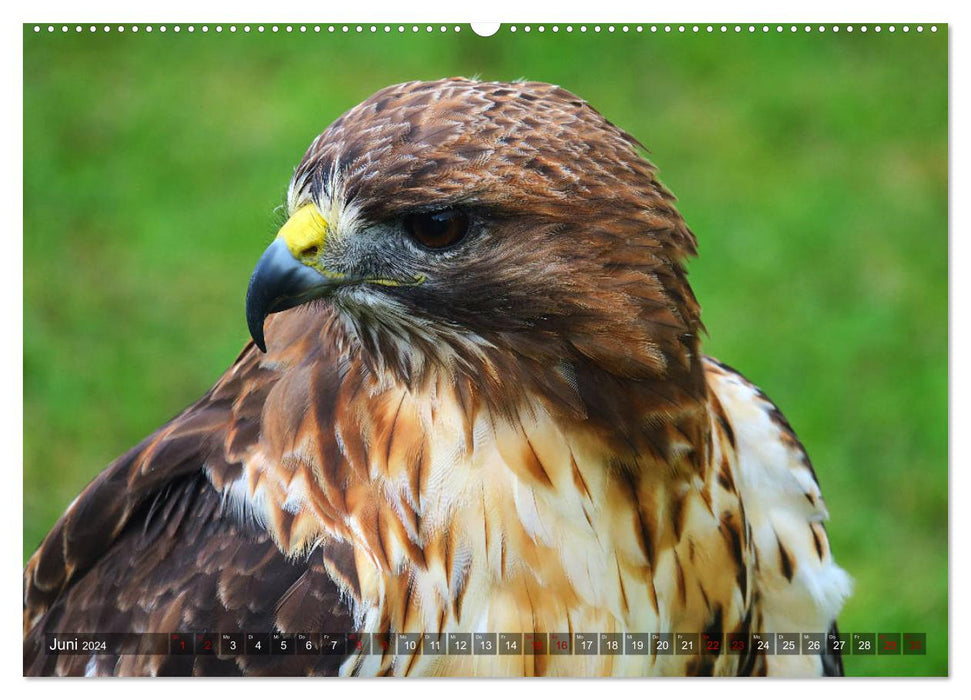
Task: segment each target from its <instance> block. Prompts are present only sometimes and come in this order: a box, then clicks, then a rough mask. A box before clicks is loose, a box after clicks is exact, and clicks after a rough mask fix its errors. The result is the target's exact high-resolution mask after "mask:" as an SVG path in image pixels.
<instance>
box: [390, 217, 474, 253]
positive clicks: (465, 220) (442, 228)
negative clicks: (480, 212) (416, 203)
mask: <svg viewBox="0 0 971 700" xmlns="http://www.w3.org/2000/svg"><path fill="white" fill-rule="evenodd" d="M405 230H406V231H408V235H409V236H411V237H412V238H414V239H415V240H416V241H417V242H418V243H420V244H421V245H423V246H425V247H426V248H432V249H439V248H448V247H449V246H452V245H455V244H456V243H458V242H459V241H461V240H462V239H463V238H465V234H466V233H468V231H469V217H468V216H467V215H466V214H464V213H462V212H460V211H456V210H454V209H449V210H446V211H437V212H432V213H429V214H412V215H411V216H406V217H405Z"/></svg>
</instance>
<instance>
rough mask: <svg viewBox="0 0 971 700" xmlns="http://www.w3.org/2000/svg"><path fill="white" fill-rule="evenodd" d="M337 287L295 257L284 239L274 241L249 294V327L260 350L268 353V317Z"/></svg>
mask: <svg viewBox="0 0 971 700" xmlns="http://www.w3.org/2000/svg"><path fill="white" fill-rule="evenodd" d="M338 284H339V282H338V281H337V280H335V279H328V278H327V277H324V276H323V275H322V274H320V273H319V272H317V271H316V270H314V269H313V268H311V267H308V266H307V265H305V264H303V263H301V262H300V261H299V260H297V259H296V258H295V257H293V254H292V253H291V252H290V249H289V247H288V246H287V242H286V240H284V239H283V238H277V239H276V240H275V241H273V243H272V244H270V247H269V248H267V249H266V252H264V253H263V255H262V256H261V257H260V260H259V262H257V263H256V269H255V270H253V276H252V277H250V280H249V288H248V289H247V290H246V323H247V325H248V326H249V332H250V336H251V337H252V338H253V341H254V342H255V343H256V345H257V347H258V348H259V349H260V350H262V351H263V352H266V340H265V339H264V337H263V322H264V321H265V320H266V317H267V316H269V315H270V314H275V313H277V312H278V311H285V310H287V309H292V308H293V307H294V306H300V305H301V304H304V303H306V302H308V301H310V300H311V299H317V298H319V297H322V296H324V295H325V294H327V293H328V292H329V291H330V290H332V289H334V288H335V287H337V286H338Z"/></svg>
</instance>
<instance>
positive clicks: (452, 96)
mask: <svg viewBox="0 0 971 700" xmlns="http://www.w3.org/2000/svg"><path fill="white" fill-rule="evenodd" d="M287 204H288V208H289V210H290V212H291V213H293V212H296V211H298V210H299V209H301V208H302V207H305V206H307V205H311V204H312V205H313V206H314V207H315V208H316V209H317V210H319V212H320V215H321V217H322V219H323V220H324V221H325V222H326V225H327V229H328V233H327V238H326V246H325V247H324V248H323V249H322V250H320V251H319V260H318V262H319V264H320V265H322V266H324V267H326V268H327V269H328V270H331V271H333V272H334V273H335V275H338V276H340V277H341V278H342V279H348V280H350V279H355V280H363V279H377V278H381V279H420V280H421V283H420V284H412V285H384V284H370V283H367V282H357V283H353V284H351V283H348V284H343V285H340V286H339V287H336V288H335V289H334V291H333V292H332V293H328V294H327V295H326V297H324V298H320V299H316V300H314V301H311V302H309V303H306V304H303V305H301V306H298V307H297V308H294V309H290V310H288V311H283V312H281V313H277V314H275V315H273V316H271V317H270V318H269V320H268V321H267V324H266V328H265V335H266V342H267V353H266V354H265V355H264V354H263V353H261V352H260V351H259V350H258V349H257V348H256V347H255V346H254V345H252V344H250V345H249V346H248V347H247V348H246V349H245V350H244V351H243V353H242V354H241V355H240V357H239V358H238V359H237V361H236V363H235V364H234V365H233V366H232V367H231V368H230V369H229V370H228V371H227V373H226V375H224V377H223V378H222V379H220V381H219V382H218V383H217V384H216V385H215V386H214V387H213V388H212V389H211V390H210V392H209V393H208V394H207V395H206V396H205V397H203V399H201V400H200V401H199V402H198V403H197V404H195V405H194V406H192V407H190V408H189V409H187V410H186V411H185V412H184V413H182V414H181V415H180V416H178V417H176V418H175V419H174V420H173V421H171V422H170V423H169V424H167V425H166V426H164V427H163V428H161V429H160V430H159V431H158V432H157V433H156V434H155V435H153V436H151V437H149V438H148V439H147V440H146V441H145V442H143V443H142V444H141V445H139V446H138V447H136V448H135V449H134V450H132V451H131V452H130V453H128V454H127V455H125V456H123V457H121V458H119V460H117V461H116V462H115V463H113V464H112V465H111V466H109V467H108V469H106V470H105V471H104V472H103V473H102V474H101V475H100V476H99V477H98V478H97V479H96V480H95V481H94V482H93V483H92V484H91V485H90V486H89V487H88V488H87V489H86V490H85V491H84V492H83V493H82V494H81V496H80V497H79V498H78V499H77V500H76V501H75V503H73V504H72V505H71V506H70V507H69V508H68V510H67V512H66V513H65V515H64V516H63V517H62V518H61V520H60V521H58V523H57V524H56V525H55V527H54V529H53V530H52V531H51V533H50V534H49V535H48V537H47V538H46V539H45V541H44V543H43V544H42V545H41V547H40V549H39V550H38V551H37V553H36V554H35V555H34V556H33V557H32V558H31V560H30V562H29V563H28V566H27V570H26V572H25V587H24V595H25V598H24V634H25V646H24V663H25V672H26V673H31V674H41V673H53V672H57V673H68V674H77V673H89V674H102V673H106V674H110V673H116V674H127V675H143V674H163V673H199V674H209V673H279V674H305V673H318V674H334V673H342V674H348V675H350V674H363V675H376V674H389V673H390V674H414V675H423V674H450V675H534V674H536V675H541V674H550V675H603V674H616V675H647V674H685V673H696V674H734V673H745V674H762V673H780V674H789V675H801V674H808V673H820V672H823V671H826V670H832V669H833V666H832V664H829V665H828V666H827V665H826V664H825V663H823V660H822V659H820V658H818V657H806V658H802V657H800V658H796V657H765V656H760V655H758V654H748V655H730V654H720V655H717V656H702V657H697V658H694V657H689V656H677V655H675V656H662V655H648V656H619V657H612V656H599V655H598V656H591V657H581V656H575V657H557V656H542V655H523V656H519V657H513V656H495V657H482V656H467V657H466V656H441V657H436V656H428V655H404V656H396V655H393V654H386V655H371V656H360V655H354V654H351V655H348V656H347V657H346V658H340V657H319V658H318V657H311V658H310V659H309V660H308V659H299V658H297V659H290V660H287V661H284V660H281V659H274V658H266V659H257V658H253V657H242V656H237V657H229V658H224V659H220V658H209V659H206V658H204V657H197V658H196V659H195V660H193V659H192V658H191V657H187V658H175V657H170V658H161V657H121V658H120V659H117V658H110V657H106V658H100V659H98V660H97V661H96V662H94V661H92V662H90V663H89V660H88V659H85V658H83V657H74V658H72V659H70V660H66V659H67V657H64V658H62V659H61V660H60V661H55V660H53V659H51V658H48V657H45V656H43V655H42V654H39V653H38V652H37V645H38V643H39V642H40V641H41V640H42V635H43V633H44V632H45V631H51V630H55V629H60V630H67V629H68V628H70V629H71V630H73V631H86V630H94V629H100V630H101V631H109V630H105V629H104V628H105V626H107V627H110V628H111V630H110V631H115V630H138V631H166V632H169V631H185V632H192V631H221V632H227V631H236V630H242V629H247V628H249V629H253V627H254V626H262V627H263V628H264V629H263V630H261V631H271V630H273V629H276V630H282V631H294V632H301V631H302V632H308V631H310V632H312V631H326V632H344V631H351V630H358V631H367V632H374V633H387V632H443V633H444V632H455V631H471V630H472V629H476V630H480V629H486V630H491V631H496V632H516V631H522V632H533V631H540V632H566V631H590V632H667V631H671V632H673V631H692V632H700V631H711V632H725V633H729V632H754V631H766V632H775V631H799V632H804V631H822V632H825V631H827V630H829V629H830V626H831V625H832V624H833V622H834V618H835V615H836V613H837V612H838V610H839V607H840V605H841V603H842V599H843V597H844V596H845V595H846V593H847V591H848V580H847V579H846V577H845V574H843V572H842V571H841V570H840V569H839V568H838V567H836V566H835V564H833V562H832V556H831V553H830V549H829V544H828V541H827V538H826V533H825V530H824V528H823V526H822V520H823V519H824V518H825V510H824V507H823V505H822V498H821V496H820V495H819V489H818V486H817V484H816V480H815V475H814V474H813V472H812V468H811V466H810V465H809V462H808V459H807V458H806V457H805V452H804V450H803V449H802V445H801V444H800V443H799V441H798V439H797V438H796V437H795V435H794V433H793V432H792V429H791V427H790V426H789V425H788V423H786V422H785V419H784V418H782V415H781V413H780V412H779V411H778V409H777V408H776V407H775V406H774V405H773V404H771V402H769V401H768V399H766V398H765V396H764V395H763V394H762V393H761V392H759V391H758V390H757V389H755V388H754V387H753V386H752V385H751V384H749V383H748V382H747V381H746V380H744V379H743V378H742V377H741V376H740V375H738V374H737V373H735V372H734V371H733V370H731V369H729V368H727V367H726V366H724V365H721V364H719V363H717V362H715V361H713V360H709V359H706V358H704V357H703V356H702V355H701V352H700V342H699V334H700V332H701V330H702V325H701V321H700V311H699V306H698V303H697V301H696V300H695V297H694V295H693V293H692V291H691V288H690V286H689V284H688V281H687V277H686V272H685V267H684V265H685V261H686V259H687V258H688V257H690V256H691V255H694V254H695V252H696V244H695V238H694V235H693V234H692V233H691V231H690V230H689V229H688V227H687V226H686V224H685V222H684V220H683V219H682V218H681V216H680V214H679V213H678V212H677V210H676V209H675V207H674V198H673V197H672V196H671V194H670V193H669V192H668V191H667V190H666V189H665V188H664V187H663V186H662V185H661V184H660V183H659V182H658V180H657V177H656V170H655V168H654V167H653V166H652V165H651V164H650V163H648V161H646V160H645V159H644V158H643V157H642V156H641V155H640V153H639V145H638V144H637V142H636V141H635V140H634V139H633V138H631V137H630V136H628V135H627V134H625V133H624V132H623V131H621V130H620V129H618V128H617V127H615V126H614V125H612V124H611V123H610V122H608V121H607V120H606V119H605V118H604V117H602V116H601V115H600V114H599V113H598V112H596V111H595V110H594V109H593V108H592V107H590V106H589V105H588V104H587V103H586V102H584V101H583V100H581V99H580V98H578V97H576V96H575V95H572V94H571V93H569V92H567V91H566V90H564V89H562V88H559V87H555V86H550V85H545V84H542V83H482V82H475V81H470V80H464V79H449V80H442V81H437V82H432V83H407V84H403V85H396V86H392V87H389V88H386V89H384V90H382V91H380V92H378V93H376V94H375V95H373V96H372V97H371V98H369V99H368V100H366V101H365V102H363V103H362V104H361V105H358V106H357V107H355V108H354V109H352V110H350V111H349V112H347V113H346V114H344V115H343V116H341V117H340V118H338V119H337V120H336V121H335V122H334V123H333V124H332V125H331V126H330V127H329V128H328V129H327V130H326V131H325V132H324V133H323V134H321V135H320V136H319V137H318V138H317V139H316V140H315V141H314V142H313V144H312V145H311V146H310V148H309V150H308V151H307V153H306V155H305V156H304V158H303V160H302V161H301V163H300V165H299V166H298V168H297V171H296V173H295V175H294V178H293V180H292V182H291V186H290V190H289V193H288V202H287ZM443 210H461V211H462V212H463V215H464V216H467V217H468V220H469V221H470V222H471V224H470V228H469V233H468V235H467V236H466V237H465V238H464V239H463V241H462V243H461V245H458V246H456V247H454V248H450V249H448V250H445V251H442V252H434V253H430V252H428V251H425V250H421V249H420V248H419V247H416V246H415V245H414V244H412V243H409V241H408V240H407V237H406V236H405V235H404V234H403V233H402V227H401V226H402V225H401V222H402V221H403V220H404V219H405V218H406V217H409V216H414V215H418V214H421V213H423V212H435V211H443ZM788 625H798V627H794V628H792V629H789V628H788V627H787V626H788ZM793 659H795V660H793Z"/></svg>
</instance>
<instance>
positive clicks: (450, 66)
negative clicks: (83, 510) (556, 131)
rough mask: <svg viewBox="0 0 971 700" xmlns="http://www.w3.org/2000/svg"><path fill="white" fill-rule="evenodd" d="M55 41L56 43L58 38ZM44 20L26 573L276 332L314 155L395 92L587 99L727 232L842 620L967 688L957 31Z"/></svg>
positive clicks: (738, 310)
mask: <svg viewBox="0 0 971 700" xmlns="http://www.w3.org/2000/svg"><path fill="white" fill-rule="evenodd" d="M45 29H46V27H45ZM462 30H463V31H462V32H461V33H459V34H457V35H456V34H454V33H452V32H449V33H447V34H441V33H440V32H439V31H438V30H437V28H436V30H435V32H434V33H432V34H428V33H426V32H425V31H424V29H423V30H422V31H421V32H419V33H417V34H414V33H412V32H410V31H408V32H406V33H405V34H404V35H399V34H398V33H397V32H393V33H391V34H390V35H387V34H384V33H383V32H382V31H381V28H380V27H379V31H378V34H377V35H371V34H369V32H368V31H367V28H366V29H365V32H364V33H363V34H356V32H354V30H353V29H352V30H351V32H350V33H349V34H343V33H341V32H340V31H339V30H338V32H337V33H335V34H329V33H327V31H326V28H325V29H324V32H323V33H321V34H314V33H313V32H312V30H311V31H309V32H308V33H307V34H300V33H293V34H286V33H285V32H283V31H282V30H281V32H280V33H278V34H273V33H271V32H269V31H267V32H266V33H264V34H257V33H256V32H255V31H254V32H253V33H251V34H248V35H244V34H243V33H242V32H238V33H236V34H231V33H229V32H228V30H226V31H224V32H223V33H221V34H216V33H215V32H214V31H212V30H210V31H209V33H208V34H202V33H201V32H196V33H195V34H192V35H190V34H188V33H186V32H185V31H183V32H182V33H180V34H174V33H172V32H171V31H169V32H168V33H166V34H164V35H163V34H160V33H159V32H158V31H157V30H156V31H155V32H154V33H152V34H147V33H145V32H144V31H142V32H140V33H139V34H137V35H133V34H132V33H131V32H130V31H129V32H126V33H125V34H123V35H119V34H118V33H116V32H113V33H111V34H108V35H106V34H104V33H102V32H98V33H97V34H89V33H88V32H87V31H85V32H84V33H83V34H80V35H78V34H75V33H74V32H73V31H72V32H70V33H68V34H62V33H60V32H55V33H54V34H48V33H46V31H45V32H42V33H41V34H39V35H38V34H35V33H34V32H33V31H32V27H30V26H28V27H25V29H24V234H23V235H24V540H23V551H24V557H25V559H26V557H28V556H29V555H30V553H31V552H32V551H33V550H34V549H35V547H36V546H37V544H38V543H39V542H40V540H41V539H42V538H43V536H44V535H45V534H46V532H47V530H48V529H49V528H50V526H51V525H52V524H53V522H54V521H55V520H56V518H57V517H58V516H59V515H60V513H61V512H62V511H63V510H64V508H65V507H66V506H67V504H68V503H69V502H70V501H71V500H72V499H73V498H74V496H75V495H76V494H77V493H78V491H79V490H80V489H81V488H82V487H83V486H84V485H85V484H86V483H87V482H88V481H89V480H90V479H91V478H93V477H94V476H95V475H96V474H97V473H98V472H99V471H100V470H101V469H102V468H103V467H104V466H105V465H106V464H107V463H108V462H109V461H110V460H112V459H113V458H114V457H116V456H117V455H118V454H120V453H121V452H123V451H124V450H126V449H127V448H128V447H130V446H132V445H133V444H134V443H136V442H137V441H138V440H140V439H141V438H142V437H144V436H145V435H146V434H148V433H149V432H151V431H152V430H153V429H155V428H156V427H158V426H159V425H160V424H162V423H163V422H164V421H166V420H167V419H168V418H170V417H171V416H172V415H174V414H175V413H177V412H178V411H179V410H180V409H182V408H183V407H184V406H186V405H187V404H188V403H190V402H191V401H193V400H194V399H196V398H197V397H198V396H200V395H201V394H202V393H203V392H204V391H205V390H206V389H207V388H208V387H209V386H210V385H211V384H212V383H213V381H214V380H215V379H216V378H217V377H218V376H219V375H220V374H221V373H222V371H223V370H224V369H225V368H226V367H227V366H228V365H229V364H230V363H231V362H232V360H233V358H234V357H235V356H236V354H237V352H238V350H239V349H240V347H241V346H242V345H243V343H244V342H245V341H246V340H247V332H246V325H245V323H244V319H243V298H244V294H245V289H246V283H247V280H248V277H249V274H250V272H251V270H252V267H253V265H254V263H255V262H256V260H257V258H258V257H259V255H260V253H261V252H262V250H263V248H264V247H265V245H266V244H267V243H268V242H269V241H270V240H271V239H272V237H273V235H274V233H275V228H276V226H277V225H278V223H279V220H280V217H279V214H278V213H276V212H275V211H274V208H275V207H277V206H278V205H279V204H280V203H281V202H282V201H283V195H284V192H285V189H286V185H287V181H288V178H289V176H290V174H291V172H292V168H293V167H294V166H295V165H296V163H297V162H298V161H299V159H300V157H301V155H302V154H303V151H304V149H305V148H306V147H307V145H308V144H309V143H310V141H311V140H312V139H313V138H314V136H316V135H317V134H318V133H319V132H320V131H321V130H323V128H324V127H325V126H326V125H327V124H328V123H329V122H330V121H332V120H333V119H334V118H335V117H337V116H338V115H339V114H340V113H341V112H343V111H344V110H346V109H348V108H349V107H351V106H353V105H354V104H356V103H357V102H359V101H360V100H362V99H364V98H365V97H367V96H368V95H369V94H371V93H372V92H374V91H375V90H377V89H379V88H381V87H383V86H385V85H387V84H390V83H394V82H401V81H406V80H414V79H435V78H439V77H443V76H449V75H478V76H480V77H482V78H483V79H498V80H512V79H516V78H520V77H526V78H528V79H534V80H542V81H546V82H553V83H559V84H561V85H563V86H565V87H567V88H568V89H570V90H572V91H574V92H576V93H577V94H579V95H581V96H582V97H584V98H586V99H588V100H589V101H590V102H591V103H592V104H593V105H594V106H595V107H597V109H599V110H600V111H601V112H602V113H604V114H605V115H606V116H607V117H608V118H609V119H611V120H612V121H614V122H615V123H616V124H618V125H620V126H621V127H623V128H625V129H627V130H628V131H630V132H631V133H632V134H634V135H635V136H636V137H637V138H638V139H640V140H641V141H642V142H643V143H645V144H646V145H647V146H648V148H650V149H651V158H652V160H653V161H654V162H655V163H656V164H657V165H659V167H660V168H661V176H662V179H663V180H664V182H665V183H666V184H667V185H668V186H669V187H670V188H671V189H672V190H673V191H674V192H675V193H676V194H677V195H678V196H679V198H680V208H681V210H682V212H683V213H684V215H685V217H686V218H687V220H688V222H689V224H690V225H691V227H692V228H693V230H694V231H695V233H696V234H697V235H698V238H699V240H700V247H701V254H700V257H699V258H698V259H697V260H696V261H694V262H693V263H692V264H691V280H692V282H693V284H694V287H695V291H696V293H697V295H698V298H699V299H700V301H701V303H702V306H703V310H704V316H703V318H704V321H705V324H706V325H707V327H708V330H709V333H710V337H709V338H707V339H706V341H705V349H706V351H707V352H708V353H709V354H712V355H715V356H717V357H719V358H720V359H722V360H723V361H725V362H727V363H729V364H731V365H733V366H735V367H737V368H739V369H740V370H742V371H743V372H745V373H746V374H747V375H748V376H749V377H750V378H751V379H752V380H753V381H755V382H756V383H758V384H759V385H760V386H761V387H762V388H763V389H764V390H765V391H766V392H767V393H768V394H769V395H770V396H771V397H772V398H773V399H774V400H775V401H776V402H777V403H778V404H779V406H780V407H781V408H782V410H783V411H784V412H785V413H786V414H787V416H788V418H789V419H790V421H791V422H792V424H793V426H794V427H795V428H796V430H797V431H798V432H799V435H800V436H801V438H802V440H803V442H804V443H805V445H806V447H807V449H808V451H809V454H810V456H811V458H812V459H813V462H814V464H815V467H816V471H817V473H818V475H819V478H820V480H821V482H822V486H823V491H824V494H825V497H826V501H827V504H828V506H829V509H830V513H831V520H830V523H829V532H830V536H831V538H832V544H833V549H834V551H835V553H836V556H837V558H838V561H839V562H840V563H841V564H842V565H843V566H844V567H845V568H846V569H847V570H848V571H849V572H850V573H851V574H852V576H853V577H854V578H855V581H856V590H855V594H854V596H853V597H852V599H851V600H850V601H849V603H848V605H847V606H846V608H845V611H844V613H843V615H842V616H841V618H840V627H841V629H842V630H843V631H846V632H854V631H861V632H863V631H872V632H926V633H927V645H928V653H927V655H926V656H897V657H887V656H882V657H881V656H873V657H865V656H850V657H848V658H846V660H845V661H846V669H847V672H848V673H849V674H851V675H885V674H886V675H928V674H932V675H943V674H946V673H947V670H948V666H947V644H948V640H947V631H948V606H947V571H948V569H947V549H948V529H947V527H948V511H947V508H948V500H947V473H948V472H947V470H948V466H947V464H948V451H947V420H948V412H947V396H948V394H947V391H948V388H947V387H948V384H947V279H948V277H947V276H948V267H947V263H948V240H947V235H948V234H947V191H948V190H947V170H948V161H947V156H948V154H947V35H946V34H947V33H946V28H944V27H941V28H940V30H939V31H938V32H937V33H936V34H931V33H930V32H925V33H923V34H917V33H916V32H912V33H910V34H903V33H901V32H899V31H898V32H897V33H895V34H890V33H888V32H886V31H884V32H883V33H881V34H875V33H873V32H872V31H871V32H870V33H868V34H866V35H861V34H860V33H859V32H857V33H854V34H848V33H847V32H845V31H843V32H841V33H839V34H833V33H832V32H826V33H825V34H817V33H815V32H813V33H811V34H805V33H803V32H802V31H801V30H800V31H799V32H798V33H796V34H791V33H789V32H788V31H786V32H785V33H783V34H781V35H780V34H777V33H775V32H774V31H773V32H771V33H769V34H763V33H761V32H759V33H756V34H755V35H749V34H747V33H742V34H740V35H739V34H734V33H731V32H730V33H728V34H727V35H723V34H720V33H718V32H717V30H716V33H715V34H714V35H709V34H707V33H705V32H704V31H702V33H700V34H698V35H694V34H692V33H690V32H689V33H687V34H680V33H677V32H674V33H672V34H664V33H659V34H650V33H644V34H636V33H634V32H633V31H631V32H630V33H628V34H626V35H625V34H622V33H621V32H620V30H619V29H618V31H617V32H616V33H614V34H607V32H606V30H604V31H603V32H602V33H600V34H596V33H594V32H593V30H592V28H591V30H590V31H588V32H587V33H586V34H580V33H579V32H575V33H573V34H570V35H567V34H565V33H563V32H561V33H559V34H558V35H553V34H552V33H550V32H549V31H547V32H546V33H544V34H539V33H538V32H536V31H535V30H534V31H533V32H532V33H530V34H528V35H527V34H524V33H523V31H522V28H520V31H519V32H517V33H515V34H512V33H510V32H508V31H507V30H506V29H504V30H503V31H501V32H500V33H499V34H498V35H496V36H493V37H490V38H480V37H477V36H475V35H474V34H473V33H472V32H471V31H470V30H469V29H468V27H467V26H463V27H462Z"/></svg>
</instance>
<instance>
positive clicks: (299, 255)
mask: <svg viewBox="0 0 971 700" xmlns="http://www.w3.org/2000/svg"><path fill="white" fill-rule="evenodd" d="M328 228H329V227H328V224H327V221H326V220H325V219H324V216H323V214H321V213H320V210H319V209H317V207H316V206H315V205H313V204H305V205H304V206H302V207H300V208H299V209H297V211H295V212H293V216H291V217H290V218H289V219H288V220H287V222H286V223H285V224H283V228H281V229H280V232H279V233H278V234H277V235H276V237H277V238H282V239H283V240H284V242H285V243H286V244H287V248H288V249H289V250H290V254H291V255H293V257H294V258H296V259H297V260H299V261H300V262H302V263H303V264H304V265H307V266H308V267H312V268H313V269H315V270H317V271H318V272H320V273H321V274H322V275H325V276H326V277H334V278H338V279H340V278H342V277H344V275H343V274H341V273H339V272H333V271H332V270H328V269H327V268H325V267H324V266H323V265H322V264H321V263H320V253H321V251H323V250H324V246H325V245H326V244H327V230H328Z"/></svg>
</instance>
